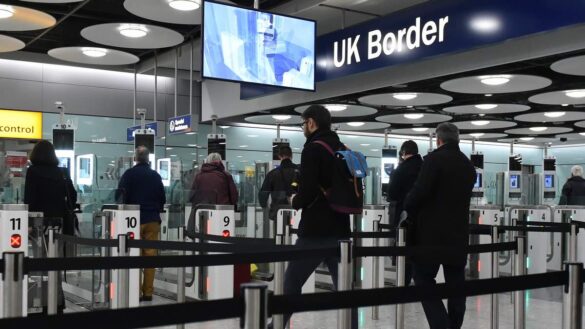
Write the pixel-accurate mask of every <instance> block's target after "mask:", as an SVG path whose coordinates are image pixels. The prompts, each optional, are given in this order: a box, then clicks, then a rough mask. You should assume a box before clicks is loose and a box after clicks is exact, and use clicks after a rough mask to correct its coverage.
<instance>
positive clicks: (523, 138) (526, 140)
mask: <svg viewBox="0 0 585 329" xmlns="http://www.w3.org/2000/svg"><path fill="white" fill-rule="evenodd" d="M533 139H534V137H520V140H523V141H525V142H530V141H531V140H533Z"/></svg>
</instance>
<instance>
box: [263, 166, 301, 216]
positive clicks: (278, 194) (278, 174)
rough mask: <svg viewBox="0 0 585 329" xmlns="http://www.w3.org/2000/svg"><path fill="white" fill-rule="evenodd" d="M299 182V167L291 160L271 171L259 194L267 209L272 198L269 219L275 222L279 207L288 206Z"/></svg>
mask: <svg viewBox="0 0 585 329" xmlns="http://www.w3.org/2000/svg"><path fill="white" fill-rule="evenodd" d="M298 180H299V169H298V166H297V165H296V164H294V163H293V162H292V161H291V160H290V159H284V160H282V162H281V163H280V166H279V167H278V168H276V169H273V170H271V171H270V172H269V173H268V174H267V175H266V178H265V179H264V182H263V183H262V188H261V189H260V192H258V200H259V201H260V205H261V206H262V208H266V206H267V205H268V196H270V199H271V203H270V211H269V214H268V218H270V219H271V220H275V219H276V215H277V211H278V208H279V206H282V205H287V204H288V200H287V198H288V197H289V196H291V195H292V194H294V193H296V192H297V188H296V185H298Z"/></svg>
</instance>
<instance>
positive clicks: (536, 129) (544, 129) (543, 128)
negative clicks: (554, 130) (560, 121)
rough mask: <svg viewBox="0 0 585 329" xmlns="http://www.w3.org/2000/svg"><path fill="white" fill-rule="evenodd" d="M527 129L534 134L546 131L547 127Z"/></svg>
mask: <svg viewBox="0 0 585 329" xmlns="http://www.w3.org/2000/svg"><path fill="white" fill-rule="evenodd" d="M529 129H530V130H532V131H535V132H543V131H546V130H547V129H548V128H547V127H530V128H529Z"/></svg>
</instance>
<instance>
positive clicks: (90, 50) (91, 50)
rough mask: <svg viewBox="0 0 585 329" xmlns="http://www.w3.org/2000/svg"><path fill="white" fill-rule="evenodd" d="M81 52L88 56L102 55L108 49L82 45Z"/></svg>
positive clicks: (104, 54)
mask: <svg viewBox="0 0 585 329" xmlns="http://www.w3.org/2000/svg"><path fill="white" fill-rule="evenodd" d="M81 52H82V53H83V54H84V55H85V56H89V57H104V56H106V54H107V53H108V50H107V49H104V48H95V47H83V48H81Z"/></svg>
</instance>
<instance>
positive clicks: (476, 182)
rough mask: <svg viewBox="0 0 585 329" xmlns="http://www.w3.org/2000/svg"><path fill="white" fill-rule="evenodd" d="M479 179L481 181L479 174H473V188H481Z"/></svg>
mask: <svg viewBox="0 0 585 329" xmlns="http://www.w3.org/2000/svg"><path fill="white" fill-rule="evenodd" d="M481 179H482V177H481V174H480V173H476V174H475V184H473V188H481V187H482V184H481V183H482V182H481Z"/></svg>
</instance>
